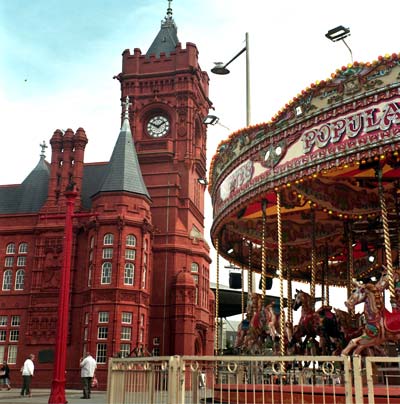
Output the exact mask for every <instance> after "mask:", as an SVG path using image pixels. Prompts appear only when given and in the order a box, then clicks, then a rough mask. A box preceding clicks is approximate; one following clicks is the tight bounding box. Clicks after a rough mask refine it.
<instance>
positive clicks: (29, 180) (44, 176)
mask: <svg viewBox="0 0 400 404" xmlns="http://www.w3.org/2000/svg"><path fill="white" fill-rule="evenodd" d="M49 178H50V169H49V166H48V164H47V163H46V160H45V156H44V154H41V156H40V160H39V162H38V163H37V165H36V167H35V168H34V169H33V170H32V171H31V173H30V174H29V175H28V176H27V177H26V178H25V180H24V181H23V182H22V184H21V186H20V203H19V207H18V212H24V213H25V212H38V211H39V210H40V208H41V207H42V206H43V204H44V203H45V202H46V199H47V192H48V186H49Z"/></svg>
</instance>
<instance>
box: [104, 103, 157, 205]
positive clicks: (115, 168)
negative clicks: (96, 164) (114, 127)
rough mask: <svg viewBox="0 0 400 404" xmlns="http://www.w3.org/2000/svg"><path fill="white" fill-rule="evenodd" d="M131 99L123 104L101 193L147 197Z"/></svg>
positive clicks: (148, 196)
mask: <svg viewBox="0 0 400 404" xmlns="http://www.w3.org/2000/svg"><path fill="white" fill-rule="evenodd" d="M130 105H131V103H130V102H129V97H126V101H125V102H123V108H124V118H123V122H122V127H121V130H120V132H119V136H118V139H117V142H116V144H115V146H114V150H113V153H112V155H111V159H110V162H109V164H108V167H107V173H106V175H105V178H104V182H103V184H102V186H101V188H100V192H122V191H125V192H132V193H134V194H139V195H143V196H145V197H147V198H148V199H149V200H150V195H149V192H148V190H147V188H146V185H145V183H144V180H143V176H142V172H141V170H140V165H139V160H138V157H137V154H136V149H135V145H134V142H133V137H132V132H131V127H130V124H129V106H130Z"/></svg>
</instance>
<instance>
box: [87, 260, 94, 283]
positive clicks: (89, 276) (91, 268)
mask: <svg viewBox="0 0 400 404" xmlns="http://www.w3.org/2000/svg"><path fill="white" fill-rule="evenodd" d="M92 277H93V265H89V273H88V280H87V285H88V287H90V286H92Z"/></svg>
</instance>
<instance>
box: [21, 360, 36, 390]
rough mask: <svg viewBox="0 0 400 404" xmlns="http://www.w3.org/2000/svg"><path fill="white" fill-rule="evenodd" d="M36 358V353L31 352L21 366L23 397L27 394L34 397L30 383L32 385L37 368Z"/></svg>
mask: <svg viewBox="0 0 400 404" xmlns="http://www.w3.org/2000/svg"><path fill="white" fill-rule="evenodd" d="M34 359H35V355H34V354H30V355H29V357H28V358H27V359H26V360H25V362H24V365H23V366H22V368H21V372H22V389H21V397H24V396H25V395H26V396H28V397H32V394H31V390H30V385H31V380H32V376H33V372H34V370H35V365H34V364H33V360H34Z"/></svg>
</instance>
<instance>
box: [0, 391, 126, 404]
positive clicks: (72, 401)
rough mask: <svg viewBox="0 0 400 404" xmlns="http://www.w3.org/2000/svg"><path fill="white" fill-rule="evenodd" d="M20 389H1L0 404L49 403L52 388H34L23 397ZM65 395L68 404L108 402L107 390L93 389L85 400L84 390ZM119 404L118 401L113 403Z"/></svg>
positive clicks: (102, 403)
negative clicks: (30, 393) (89, 396)
mask: <svg viewBox="0 0 400 404" xmlns="http://www.w3.org/2000/svg"><path fill="white" fill-rule="evenodd" d="M19 393H20V390H19V389H11V390H10V391H6V390H1V391H0V404H20V403H25V404H48V402H49V396H50V389H32V397H21V396H20V395H19ZM65 397H66V399H67V401H68V404H107V393H106V392H105V391H92V395H91V398H90V399H89V400H83V399H81V398H80V397H82V390H66V392H65ZM113 404H118V403H113Z"/></svg>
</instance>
